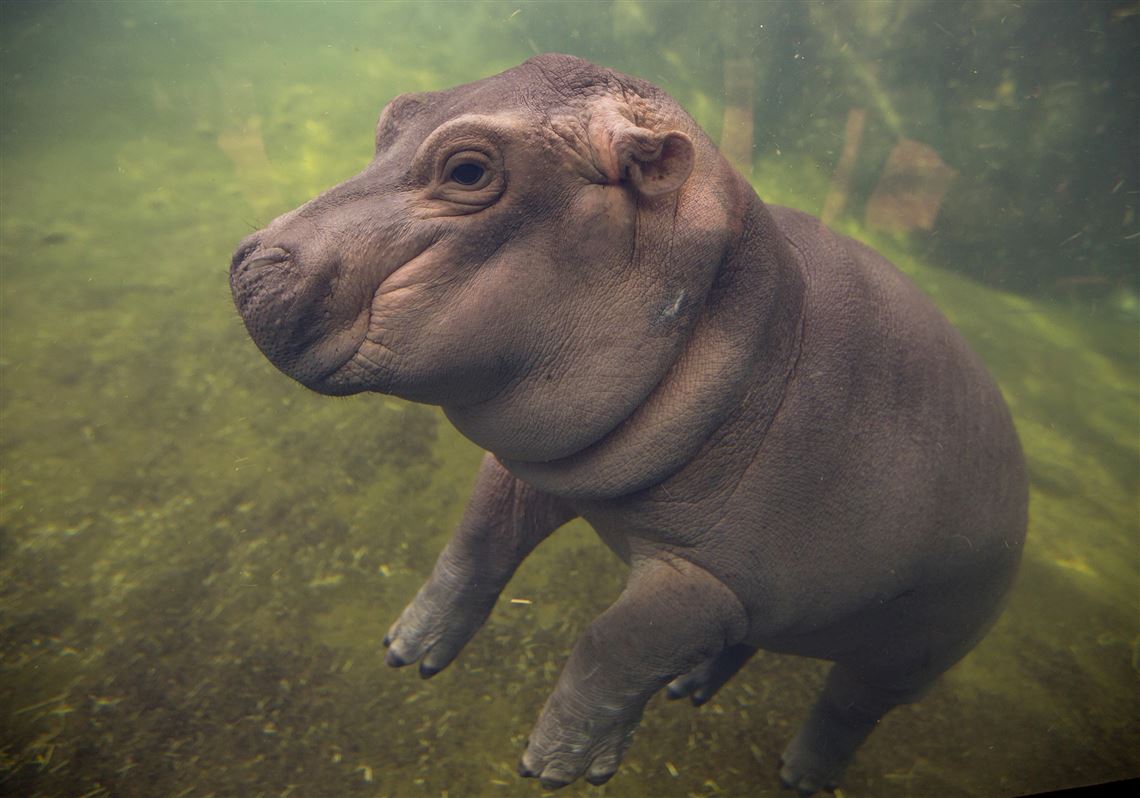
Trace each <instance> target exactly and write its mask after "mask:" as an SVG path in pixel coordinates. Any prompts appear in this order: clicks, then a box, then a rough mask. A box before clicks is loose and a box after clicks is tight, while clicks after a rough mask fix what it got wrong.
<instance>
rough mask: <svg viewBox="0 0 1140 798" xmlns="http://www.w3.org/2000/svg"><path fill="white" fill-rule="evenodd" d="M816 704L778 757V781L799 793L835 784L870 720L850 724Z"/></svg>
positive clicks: (872, 724) (827, 787)
mask: <svg viewBox="0 0 1140 798" xmlns="http://www.w3.org/2000/svg"><path fill="white" fill-rule="evenodd" d="M825 709H826V707H820V706H819V705H817V706H816V707H815V709H814V711H813V712H812V715H811V716H810V717H809V718H808V722H807V723H805V724H804V727H803V728H802V729H800V730H799V732H798V733H797V734H796V736H795V737H794V738H792V742H791V743H790V744H789V745H788V747H787V749H786V750H785V751H784V753H783V755H782V756H781V757H780V784H781V785H783V786H784V787H785V788H788V789H794V790H796V791H798V792H799V794H800V795H812V794H813V793H816V792H819V791H820V790H833V789H835V788H836V787H837V786H839V781H840V779H841V778H842V777H843V773H844V771H845V770H847V765H848V764H849V763H850V762H851V759H852V758H853V757H854V756H855V751H856V749H857V748H858V747H859V745H860V743H862V742H863V740H865V739H866V738H867V735H868V734H870V732H871V730H872V729H873V728H874V723H873V722H868V723H852V722H851V718H850V717H831V716H829V715H827V714H826V712H825Z"/></svg>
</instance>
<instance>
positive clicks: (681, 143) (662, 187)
mask: <svg viewBox="0 0 1140 798" xmlns="http://www.w3.org/2000/svg"><path fill="white" fill-rule="evenodd" d="M614 144H615V145H621V146H624V147H625V148H626V149H625V151H624V152H622V153H621V154H620V156H619V157H620V163H621V164H622V165H623V166H624V167H625V168H624V169H623V172H624V173H625V174H628V176H629V181H630V182H631V183H633V185H634V186H636V187H637V190H638V191H640V192H641V193H642V194H644V195H646V196H648V197H657V196H660V195H662V194H670V193H672V192H674V191H676V190H677V189H679V188H680V187H681V186H682V185H684V183H685V181H686V180H688V179H689V175H690V174H691V173H692V171H693V140H692V139H690V138H689V137H688V136H686V135H685V134H684V133H682V132H681V131H679V130H671V131H669V132H668V133H654V132H653V131H651V130H646V129H645V128H641V127H632V126H631V127H630V128H629V130H628V131H626V132H625V134H624V135H622V136H621V137H619V138H616V139H615V140H614Z"/></svg>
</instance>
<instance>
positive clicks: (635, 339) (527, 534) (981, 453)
mask: <svg viewBox="0 0 1140 798" xmlns="http://www.w3.org/2000/svg"><path fill="white" fill-rule="evenodd" d="M230 282H231V286H232V290H233V296H234V301H235V303H236V305H237V309H238V311H239V312H240V313H241V316H242V318H243V319H244V321H245V324H246V327H247V328H248V330H249V334H250V335H251V336H252V338H253V340H254V341H255V342H256V344H257V346H258V347H259V348H260V349H261V351H262V352H263V353H264V354H265V356H266V357H267V358H268V359H269V360H270V361H271V362H272V363H273V364H274V365H276V366H277V367H278V368H279V369H280V370H281V371H283V372H285V373H286V374H288V375H289V376H291V377H293V378H294V379H296V380H298V381H300V382H301V383H303V384H304V385H306V386H308V387H309V388H311V389H313V390H315V391H319V392H321V393H324V394H333V395H338V394H351V393H356V392H360V391H376V392H379V393H385V394H393V395H395V396H400V397H403V398H406V399H410V400H412V401H416V402H427V403H431V404H436V405H440V406H441V407H442V408H443V411H444V413H445V414H446V415H447V417H448V418H449V419H450V420H451V422H452V423H454V425H455V426H456V427H457V428H458V429H459V430H460V432H462V433H463V434H464V435H465V436H467V437H468V438H470V439H471V440H472V441H474V442H475V443H476V444H478V445H479V446H481V447H483V448H484V449H486V450H487V452H488V454H487V455H486V457H485V458H484V460H483V464H482V467H481V469H480V472H479V475H478V478H477V481H476V484H475V489H474V494H473V495H472V497H471V499H470V502H469V504H468V505H467V509H466V511H465V513H464V515H463V519H462V521H461V522H460V524H459V528H458V530H457V531H456V533H455V537H454V538H453V539H452V540H451V542H450V543H449V544H448V545H447V547H446V548H445V549H444V551H443V553H442V554H441V555H440V557H439V560H438V562H437V563H436V565H435V569H434V570H433V571H432V574H431V576H430V577H429V578H428V581H427V583H426V584H425V585H424V586H423V588H421V590H420V591H419V593H418V594H417V595H416V597H415V598H414V599H412V602H411V604H409V605H408V607H407V608H406V609H405V610H404V612H403V614H402V615H400V617H399V619H398V620H396V622H395V624H393V626H392V627H391V629H390V630H389V632H388V635H387V637H386V638H385V640H384V642H385V645H387V646H388V653H387V660H388V663H389V664H391V665H395V666H401V665H407V664H410V663H413V662H417V661H418V662H419V663H420V665H419V669H420V673H421V674H422V675H424V676H431V675H432V674H434V673H437V672H438V671H439V670H440V669H442V668H444V667H446V666H447V665H448V663H450V662H451V661H452V660H453V659H454V658H455V657H456V655H457V654H458V653H459V651H460V650H461V649H462V648H463V646H464V644H465V643H467V641H468V640H470V639H471V637H472V635H474V634H475V632H476V631H477V630H478V629H479V627H480V625H482V623H483V622H484V620H486V618H487V615H488V613H489V612H490V611H491V608H492V606H493V605H494V603H495V600H496V598H497V597H498V595H499V593H500V592H501V591H502V589H503V588H504V586H505V585H506V584H507V582H508V580H510V578H511V575H512V574H513V573H514V571H515V569H516V568H517V567H518V565H519V563H520V562H521V561H522V559H523V558H524V557H526V556H527V554H529V553H530V551H531V550H532V549H534V547H535V546H537V545H538V544H539V543H540V542H541V541H542V540H543V539H544V538H545V537H546V536H547V535H549V534H551V532H553V531H554V530H555V529H557V528H558V527H559V526H561V525H562V524H564V523H565V522H567V521H568V520H570V519H571V518H575V517H582V518H584V519H586V521H588V522H589V523H590V524H591V525H592V526H593V527H594V529H595V530H596V531H597V533H598V535H599V536H600V537H601V538H602V540H603V541H605V543H606V544H607V545H608V546H609V547H610V548H611V549H612V550H613V551H614V552H615V553H616V554H617V555H618V556H619V557H621V559H622V560H624V561H625V562H626V563H627V564H628V565H629V582H628V584H627V585H626V588H625V590H624V591H623V592H622V594H621V595H620V596H619V597H618V599H617V600H616V601H615V602H614V604H613V605H612V606H611V607H610V608H609V609H607V610H606V611H605V612H604V613H602V615H601V616H600V617H598V618H597V619H596V620H595V621H594V622H593V623H592V624H591V625H590V627H589V629H588V630H587V631H586V633H585V634H584V635H583V636H582V638H581V639H580V640H578V642H577V644H576V645H575V646H574V649H573V651H572V652H571V654H570V657H569V660H568V661H567V663H566V666H565V669H564V670H563V672H562V675H561V677H560V678H559V680H558V683H557V685H556V686H555V688H554V692H553V693H552V694H551V695H550V697H549V699H548V700H547V702H546V705H545V706H544V707H543V709H542V712H541V713H540V715H539V717H538V722H537V725H536V726H535V728H534V730H533V731H532V732H531V734H530V738H529V742H528V744H527V747H526V751H525V752H524V753H523V756H522V761H521V763H520V765H519V772H520V773H521V774H522V775H523V776H533V777H537V778H539V779H541V781H542V784H543V786H544V787H547V788H554V787H558V786H561V785H564V784H567V783H569V782H571V781H573V780H575V779H577V778H579V777H584V778H585V779H586V780H587V781H589V782H591V783H594V784H601V783H603V782H605V781H606V780H607V779H609V778H610V777H611V776H612V775H613V774H614V772H615V771H616V769H617V767H618V763H619V762H620V761H621V758H622V755H623V754H624V753H625V751H626V749H627V748H628V746H629V744H630V741H631V739H632V737H633V733H634V730H635V728H636V727H637V724H638V721H639V719H640V717H641V714H642V711H643V710H644V708H645V705H646V702H647V701H648V700H649V698H650V697H651V696H653V694H654V693H656V692H657V691H658V690H660V689H662V688H667V690H668V692H669V694H670V695H672V696H673V697H681V696H688V697H690V698H691V699H692V701H693V703H695V704H701V703H703V702H705V701H707V700H708V699H709V698H710V696H712V695H713V694H714V693H715V692H716V691H717V690H718V689H719V688H720V687H721V686H723V685H724V684H725V682H726V681H727V680H728V679H729V678H731V677H732V675H733V674H734V673H735V672H736V671H737V670H738V669H740V668H741V667H742V666H743V665H744V664H745V663H746V662H747V660H748V659H749V657H750V656H752V654H753V653H755V652H756V651H757V650H758V649H761V648H763V649H767V650H770V651H777V652H787V653H791V654H798V655H802V656H807V657H817V658H823V659H826V660H830V661H833V662H834V663H835V664H834V665H833V666H832V668H831V671H830V675H829V676H828V677H827V680H826V683H825V685H824V686H823V690H822V692H821V694H820V695H819V698H818V699H817V701H816V703H815V706H814V708H813V709H812V710H811V712H810V714H809V715H808V717H807V720H806V721H805V722H804V724H803V726H802V727H801V728H800V730H799V732H798V733H797V734H796V736H795V737H794V738H793V739H792V741H791V743H790V744H789V745H788V748H787V750H785V751H784V754H783V758H782V768H781V770H780V778H781V779H782V781H783V782H784V784H785V785H787V786H791V787H794V788H796V789H798V790H799V792H801V793H802V794H804V795H807V794H810V793H812V792H814V791H816V790H819V789H822V788H826V787H830V786H833V785H835V784H836V783H837V780H838V779H839V778H840V776H841V775H842V773H843V770H844V768H845V766H846V765H847V764H848V762H849V761H850V760H851V758H852V756H853V755H854V753H855V750H856V749H857V748H858V747H859V745H860V744H861V743H862V742H863V740H864V739H865V738H866V737H867V735H868V734H870V732H871V731H872V729H874V727H875V725H876V724H877V723H878V721H879V719H880V718H882V717H883V715H884V714H885V713H886V712H888V711H889V710H890V709H891V708H892V707H895V706H898V705H899V704H903V703H906V702H910V701H914V700H915V699H917V698H918V697H919V696H921V695H922V694H923V692H924V691H925V690H927V688H929V687H930V685H931V683H932V682H933V681H934V680H935V679H936V678H937V677H938V676H939V675H940V674H941V673H942V672H944V671H945V670H946V669H947V668H949V667H950V666H951V665H952V664H953V663H954V662H955V661H957V660H958V659H959V658H960V657H962V656H963V655H964V654H965V653H966V652H968V651H969V650H970V649H971V648H972V647H973V646H974V645H975V644H976V643H977V642H978V640H979V639H980V638H981V637H982V636H983V634H984V633H985V632H986V630H987V629H988V628H989V626H990V625H991V624H992V623H993V621H994V619H995V617H996V616H997V615H998V613H999V612H1000V609H1001V606H1002V603H1003V596H1004V595H1005V594H1006V592H1007V590H1008V588H1009V586H1010V583H1011V580H1012V579H1013V577H1014V573H1015V571H1016V568H1017V563H1018V559H1019V555H1020V552H1021V548H1022V542H1023V539H1024V536H1025V527H1026V505H1027V487H1026V473H1025V467H1024V463H1023V460H1022V455H1021V450H1020V446H1019V444H1018V440H1017V436H1016V433H1015V432H1014V428H1013V424H1012V422H1011V419H1010V415H1009V412H1008V411H1007V409H1006V406H1005V404H1004V403H1003V401H1002V397H1001V394H1000V392H999V391H998V389H997V387H996V386H995V384H994V382H993V380H992V379H991V378H990V376H989V375H988V374H987V372H986V369H985V367H984V366H983V365H982V363H981V361H980V360H979V359H978V357H977V356H975V355H974V354H973V353H972V352H971V351H970V349H969V348H968V347H967V345H966V344H965V343H964V342H963V340H962V338H961V337H959V335H958V334H957V333H956V332H955V331H954V329H953V328H952V327H951V326H950V324H949V323H948V322H947V321H946V319H945V318H943V316H942V315H941V314H940V313H939V312H938V310H936V309H935V307H934V305H933V304H932V303H931V302H929V301H928V300H927V299H926V298H925V297H924V296H923V295H922V294H921V293H920V292H919V291H918V290H917V289H916V288H915V286H914V285H913V284H912V283H911V282H910V281H909V280H908V279H907V278H906V277H904V276H903V275H902V274H900V273H899V272H898V271H897V270H896V269H895V268H894V267H893V266H892V265H891V264H890V263H888V262H887V261H886V260H884V259H883V258H882V257H881V256H880V255H878V254H876V253H875V252H874V251H872V250H870V249H868V248H867V247H865V246H863V245H861V244H859V243H857V242H855V241H853V240H851V239H848V238H844V237H842V236H839V235H836V234H835V233H832V232H831V231H830V230H828V229H827V228H826V227H824V226H823V224H822V223H820V222H819V221H818V220H817V219H815V218H813V217H811V216H808V215H806V214H803V213H800V212H797V211H793V210H788V209H784V208H778V207H772V206H767V205H765V204H764V203H763V202H761V201H760V199H759V198H758V197H757V196H756V194H755V193H754V192H753V190H752V188H751V187H750V186H749V184H748V183H747V182H746V181H745V180H744V179H743V178H741V176H740V175H738V174H737V173H736V172H734V171H733V169H732V168H731V167H730V166H729V164H728V163H727V162H726V161H725V159H724V158H723V157H721V155H720V154H719V153H718V152H717V150H716V148H715V147H714V146H713V144H712V142H711V141H710V140H709V138H708V137H707V136H706V135H705V134H704V133H703V132H702V131H701V130H700V128H699V127H698V126H697V124H696V123H695V122H694V121H693V120H692V119H691V118H690V117H689V116H688V115H687V114H686V113H685V112H684V111H683V110H682V109H681V108H680V106H678V105H677V103H676V102H674V101H673V100H672V99H671V98H670V97H669V96H668V95H666V94H665V93H664V92H663V91H661V90H660V89H658V88H656V87H654V86H652V85H650V84H649V83H646V82H644V81H642V80H638V79H636V78H632V77H629V76H627V75H623V74H620V73H618V72H614V71H612V70H609V69H604V68H602V67H598V66H594V65H593V64H590V63H587V62H586V61H582V60H580V59H578V58H573V57H570V56H563V55H543V56H538V57H536V58H532V59H530V60H529V61H527V62H526V63H524V64H522V65H520V66H518V67H515V68H513V69H510V70H508V71H506V72H503V73H502V74H500V75H496V76H494V77H490V78H486V79H484V80H480V81H476V82H475V83H471V84H468V85H465V86H459V87H457V88H454V89H450V90H447V91H441V92H432V93H426V94H405V95H402V96H400V97H397V98H396V99H394V100H393V101H392V102H390V103H389V104H388V105H387V107H386V108H384V110H383V112H382V113H381V114H380V120H379V122H378V124H377V127H376V154H375V157H374V158H373V160H372V162H371V163H370V164H369V165H368V167H367V168H366V169H365V170H364V171H363V172H361V173H360V174H359V175H357V176H355V177H353V178H351V179H349V180H348V181H347V182H345V183H342V184H341V185H339V186H336V187H335V188H332V189H330V190H329V191H327V192H326V193H324V194H322V195H320V196H319V197H317V198H316V199H314V200H312V201H311V202H309V203H308V204H306V205H304V206H302V207H300V208H298V209H297V210H294V211H292V212H291V213H287V214H285V215H284V216H281V217H280V218H278V219H276V220H274V221H273V222H272V223H271V224H270V225H269V226H268V227H266V228H265V229H264V230H261V231H260V232H258V233H255V234H254V235H252V236H250V237H249V238H247V239H246V240H245V241H244V242H242V244H241V245H240V246H239V248H238V250H237V252H236V253H235V255H234V257H233V265H232V269H231V273H230Z"/></svg>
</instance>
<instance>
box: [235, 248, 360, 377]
mask: <svg viewBox="0 0 1140 798" xmlns="http://www.w3.org/2000/svg"><path fill="white" fill-rule="evenodd" d="M341 270H342V268H341V265H340V263H339V262H337V261H336V260H335V259H334V258H330V257H324V258H313V257H311V256H310V257H306V255H305V253H304V252H303V250H302V249H301V248H299V247H291V246H287V245H281V244H276V243H272V244H267V243H265V242H263V241H262V240H261V239H260V238H258V237H257V236H251V237H250V238H248V239H246V240H245V241H243V242H242V243H241V244H240V245H239V246H238V248H237V250H236V251H235V252H234V255H233V259H232V260H231V264H230V290H231V292H232V294H233V299H234V305H235V306H236V307H237V310H238V313H239V314H240V315H241V317H242V321H244V322H245V326H246V329H247V330H248V331H249V334H250V337H251V338H252V339H253V341H254V343H256V344H257V347H258V348H259V349H260V350H261V351H262V353H263V354H264V355H265V356H266V358H268V359H269V361H270V362H271V363H272V364H273V365H274V366H276V367H277V368H278V369H280V370H281V371H283V372H284V373H285V374H288V375H289V376H290V377H292V378H294V379H295V380H297V381H298V382H300V383H301V384H303V385H305V386H306V387H308V388H311V389H313V390H315V391H318V392H320V393H327V394H344V393H350V392H351V391H349V390H347V389H345V388H344V387H343V386H342V385H340V384H339V383H338V382H337V380H335V379H333V376H334V375H335V374H336V373H337V372H339V371H340V370H341V369H342V368H343V367H344V366H345V365H346V364H347V363H348V361H349V360H351V359H352V357H353V356H354V355H355V354H356V351H357V350H358V348H359V346H360V342H361V341H362V340H363V338H364V334H365V332H366V329H367V324H368V313H367V308H366V307H365V308H358V307H348V306H344V304H343V303H340V304H338V303H336V302H334V301H333V299H332V297H331V295H330V287H331V286H332V285H333V284H334V283H335V282H336V276H337V275H338V274H339V273H340V272H341Z"/></svg>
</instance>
